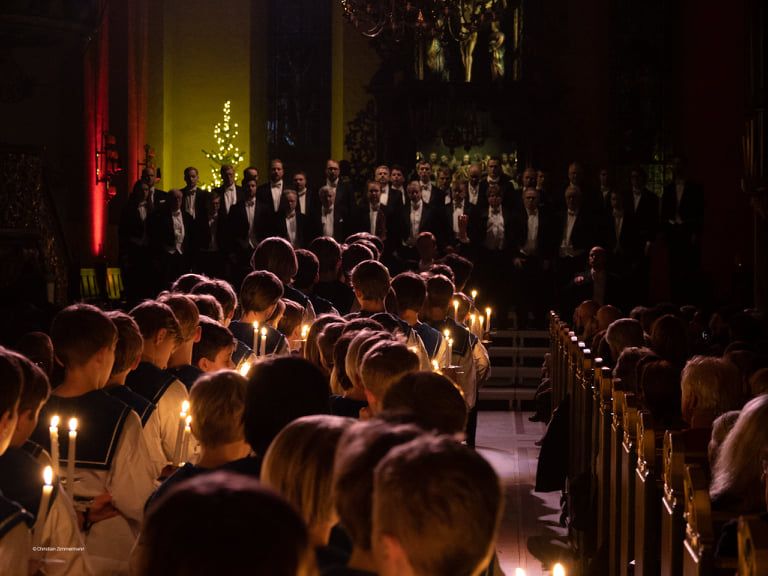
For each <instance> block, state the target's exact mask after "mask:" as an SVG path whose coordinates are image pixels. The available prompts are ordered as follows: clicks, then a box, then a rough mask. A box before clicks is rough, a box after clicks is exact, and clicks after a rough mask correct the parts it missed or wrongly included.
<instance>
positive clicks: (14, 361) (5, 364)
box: [0, 346, 24, 442]
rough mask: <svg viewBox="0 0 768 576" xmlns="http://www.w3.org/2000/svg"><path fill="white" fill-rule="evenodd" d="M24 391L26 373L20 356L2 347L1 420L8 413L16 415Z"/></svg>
mask: <svg viewBox="0 0 768 576" xmlns="http://www.w3.org/2000/svg"><path fill="white" fill-rule="evenodd" d="M23 389H24V372H23V371H22V368H21V365H20V364H19V359H18V356H16V355H15V354H12V353H11V351H10V350H7V349H6V348H3V347H2V346H0V418H3V417H4V416H5V415H6V414H7V413H10V414H11V415H13V414H15V413H16V408H17V406H18V403H19V398H20V397H21V392H22V390H23ZM1 441H2V439H0V442H1Z"/></svg>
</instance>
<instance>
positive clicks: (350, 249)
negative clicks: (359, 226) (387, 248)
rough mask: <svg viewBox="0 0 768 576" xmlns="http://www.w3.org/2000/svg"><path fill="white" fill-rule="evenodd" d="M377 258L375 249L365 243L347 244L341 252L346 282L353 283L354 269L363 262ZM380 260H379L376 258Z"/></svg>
mask: <svg viewBox="0 0 768 576" xmlns="http://www.w3.org/2000/svg"><path fill="white" fill-rule="evenodd" d="M368 260H376V258H375V256H374V254H373V250H371V249H370V248H368V246H366V245H365V244H362V243H357V244H347V245H346V246H345V247H344V248H343V251H342V253H341V275H342V279H343V280H344V282H345V283H346V284H347V285H349V286H351V285H352V270H354V269H355V266H357V265H358V264H360V263H361V262H366V261H368ZM376 261H377V262H378V260H376ZM353 290H354V288H353Z"/></svg>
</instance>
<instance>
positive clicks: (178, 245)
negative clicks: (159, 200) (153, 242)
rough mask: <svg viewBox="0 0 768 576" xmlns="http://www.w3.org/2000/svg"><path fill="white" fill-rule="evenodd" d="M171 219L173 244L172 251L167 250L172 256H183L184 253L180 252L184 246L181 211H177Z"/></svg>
mask: <svg viewBox="0 0 768 576" xmlns="http://www.w3.org/2000/svg"><path fill="white" fill-rule="evenodd" d="M172 219H173V242H174V244H175V246H174V249H173V250H169V251H168V252H169V253H170V254H173V253H174V252H178V253H179V254H183V253H184V251H183V250H182V247H183V244H184V218H183V216H182V215H181V210H177V211H176V212H174V213H173V215H172Z"/></svg>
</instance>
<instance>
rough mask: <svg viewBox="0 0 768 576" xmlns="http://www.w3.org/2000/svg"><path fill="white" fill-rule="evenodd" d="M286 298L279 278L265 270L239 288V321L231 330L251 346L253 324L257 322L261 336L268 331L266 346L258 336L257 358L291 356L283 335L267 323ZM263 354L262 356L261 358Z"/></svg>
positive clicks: (251, 274) (247, 277)
mask: <svg viewBox="0 0 768 576" xmlns="http://www.w3.org/2000/svg"><path fill="white" fill-rule="evenodd" d="M282 297H283V284H282V282H280V280H279V279H278V277H277V276H275V275H274V274H273V273H272V272H268V271H266V270H259V271H256V272H251V273H250V274H248V276H246V277H245V279H244V280H243V284H242V286H241V287H240V309H241V312H242V316H241V317H240V320H239V321H236V322H232V323H231V324H230V325H229V329H230V331H231V332H232V334H234V336H235V338H237V339H238V340H240V341H241V342H243V343H245V344H248V345H251V344H253V342H254V322H258V326H257V329H258V330H259V332H261V331H262V330H266V342H264V341H263V340H262V336H261V335H260V334H259V336H258V340H257V342H258V344H259V350H254V351H253V352H254V354H256V355H257V356H265V355H266V356H269V355H278V356H279V355H283V354H287V353H288V341H287V340H286V339H285V336H283V335H282V334H281V333H280V332H278V331H277V330H276V329H275V328H273V327H272V326H270V325H269V322H268V320H269V319H270V317H271V316H272V314H273V313H274V311H275V308H276V307H277V306H278V303H279V302H280V298H282ZM262 350H263V352H264V353H263V354H262Z"/></svg>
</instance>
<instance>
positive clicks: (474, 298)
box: [471, 290, 477, 302]
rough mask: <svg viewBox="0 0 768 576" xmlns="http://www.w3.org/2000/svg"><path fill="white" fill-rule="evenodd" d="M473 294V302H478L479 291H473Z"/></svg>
mask: <svg viewBox="0 0 768 576" xmlns="http://www.w3.org/2000/svg"><path fill="white" fill-rule="evenodd" d="M471 294H472V302H474V301H475V300H477V290H472V292H471Z"/></svg>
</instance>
